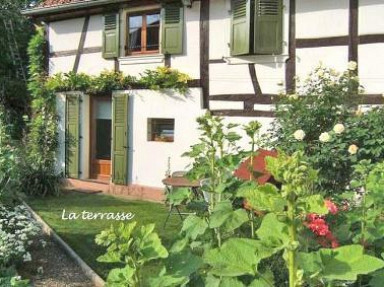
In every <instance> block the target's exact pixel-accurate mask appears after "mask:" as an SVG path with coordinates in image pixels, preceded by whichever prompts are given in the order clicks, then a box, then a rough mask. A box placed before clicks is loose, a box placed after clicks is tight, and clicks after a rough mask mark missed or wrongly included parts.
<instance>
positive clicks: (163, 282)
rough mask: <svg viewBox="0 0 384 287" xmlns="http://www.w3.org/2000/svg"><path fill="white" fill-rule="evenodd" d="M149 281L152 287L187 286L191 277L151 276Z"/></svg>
mask: <svg viewBox="0 0 384 287" xmlns="http://www.w3.org/2000/svg"><path fill="white" fill-rule="evenodd" d="M148 281H149V282H148V283H149V286H151V287H179V286H185V285H186V284H187V283H188V282H189V278H188V277H175V276H172V275H163V276H157V277H155V278H150V279H149V280H148ZM127 286H128V285H127ZM125 287H126V286H125Z"/></svg>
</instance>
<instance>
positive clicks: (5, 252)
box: [0, 204, 39, 267]
mask: <svg viewBox="0 0 384 287" xmlns="http://www.w3.org/2000/svg"><path fill="white" fill-rule="evenodd" d="M38 232H39V227H38V226H37V225H36V223H35V221H34V220H33V219H32V217H31V215H30V213H29V212H28V211H27V209H26V208H25V207H24V206H22V205H17V206H5V205H2V204H0V267H10V266H12V265H14V264H17V263H19V262H23V261H30V260H31V255H30V254H29V252H28V251H27V248H28V246H30V245H31V244H32V238H33V237H34V236H35V235H37V233H38Z"/></svg>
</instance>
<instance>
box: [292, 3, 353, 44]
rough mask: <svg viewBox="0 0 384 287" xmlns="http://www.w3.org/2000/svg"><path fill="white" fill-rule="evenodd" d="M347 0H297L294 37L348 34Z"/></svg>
mask: <svg viewBox="0 0 384 287" xmlns="http://www.w3.org/2000/svg"><path fill="white" fill-rule="evenodd" d="M348 9H349V1H348V0H337V1H335V0H321V1H319V0H297V3H296V37H297V38H319V37H331V36H345V35H348V23H349V21H348V19H349V12H348Z"/></svg>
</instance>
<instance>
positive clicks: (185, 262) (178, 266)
mask: <svg viewBox="0 0 384 287" xmlns="http://www.w3.org/2000/svg"><path fill="white" fill-rule="evenodd" d="M202 264H203V260H202V258H201V257H199V256H196V255H193V254H192V253H191V252H190V251H188V250H186V251H184V252H180V253H176V254H172V255H171V256H169V258H168V259H167V261H166V267H167V271H168V273H169V274H172V275H173V276H175V277H184V276H186V277H188V276H189V275H191V274H192V273H194V272H196V271H197V270H198V269H199V268H200V267H201V265H202Z"/></svg>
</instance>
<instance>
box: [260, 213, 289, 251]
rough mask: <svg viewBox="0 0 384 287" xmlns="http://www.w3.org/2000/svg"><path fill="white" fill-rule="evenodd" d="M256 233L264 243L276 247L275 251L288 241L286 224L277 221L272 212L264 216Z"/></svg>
mask: <svg viewBox="0 0 384 287" xmlns="http://www.w3.org/2000/svg"><path fill="white" fill-rule="evenodd" d="M256 234H257V236H258V237H259V239H260V240H261V241H262V242H263V243H264V244H267V245H268V246H271V247H273V248H276V251H277V250H279V249H282V248H284V246H286V245H287V244H288V242H289V235H288V225H287V224H285V223H283V222H281V221H279V220H278V219H277V216H276V214H274V213H269V214H267V215H266V216H264V218H263V221H262V223H261V225H260V228H259V229H258V230H257V231H256Z"/></svg>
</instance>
